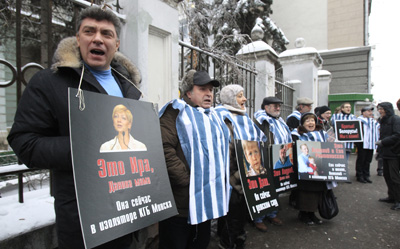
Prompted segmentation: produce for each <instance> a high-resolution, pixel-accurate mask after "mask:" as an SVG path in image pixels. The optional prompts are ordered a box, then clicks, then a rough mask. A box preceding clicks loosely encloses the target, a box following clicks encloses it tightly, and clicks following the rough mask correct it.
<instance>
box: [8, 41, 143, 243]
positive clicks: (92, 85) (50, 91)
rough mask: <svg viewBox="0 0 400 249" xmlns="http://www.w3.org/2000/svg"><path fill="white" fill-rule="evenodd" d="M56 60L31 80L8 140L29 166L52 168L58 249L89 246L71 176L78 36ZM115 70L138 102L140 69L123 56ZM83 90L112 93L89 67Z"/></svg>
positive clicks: (123, 87)
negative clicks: (70, 96) (71, 106)
mask: <svg viewBox="0 0 400 249" xmlns="http://www.w3.org/2000/svg"><path fill="white" fill-rule="evenodd" d="M53 62H54V64H53V65H52V68H51V69H45V70H42V71H39V72H38V73H36V74H35V75H34V76H33V77H32V79H31V80H30V81H29V84H28V86H27V87H26V89H25V91H24V93H23V95H22V98H21V100H20V102H19V104H18V108H17V112H16V115H15V120H14V124H13V126H12V129H11V131H10V134H9V136H8V141H9V143H10V145H11V147H12V148H13V150H14V152H15V153H16V155H17V156H18V158H19V159H20V160H21V161H22V162H23V163H24V164H25V165H27V166H28V167H29V168H41V169H51V170H53V178H52V179H53V182H52V184H53V192H54V197H55V204H54V205H55V212H56V227H57V236H58V243H59V244H58V246H59V248H75V249H76V248H84V245H83V239H82V232H81V227H80V223H79V215H78V209H77V202H76V196H75V187H74V179H73V174H72V159H71V147H70V138H69V135H70V134H69V116H68V87H71V88H75V89H77V88H78V85H79V81H80V77H81V73H82V66H83V62H82V60H81V57H80V52H79V48H78V47H77V42H76V38H75V37H69V38H66V39H64V40H62V41H61V42H60V44H59V45H58V48H57V50H56V52H55V55H54V59H53ZM111 67H112V68H114V69H115V70H117V71H118V72H119V73H116V72H114V70H112V73H113V76H114V78H115V79H116V81H117V82H118V84H119V86H120V88H121V91H122V93H123V96H124V97H125V98H131V99H139V97H140V96H141V92H140V91H139V90H138V89H137V87H136V86H137V85H138V84H139V83H140V73H139V71H138V69H137V68H136V67H135V66H134V65H133V64H132V63H131V62H130V61H129V59H127V58H126V57H124V56H123V55H122V54H121V53H118V52H117V53H116V54H115V56H114V59H113V61H112V63H111ZM122 75H124V76H122ZM128 79H130V80H128ZM131 81H133V83H132V82H131ZM81 89H83V90H87V91H91V92H97V93H103V94H107V93H106V91H105V90H104V88H103V87H102V86H101V85H100V84H99V82H98V81H97V80H96V78H95V77H94V76H93V75H92V74H91V73H90V71H89V70H88V69H87V68H86V69H85V70H84V74H83V81H82V85H81ZM130 243H131V237H129V236H125V237H122V238H120V239H117V241H114V242H113V244H112V246H113V247H115V248H117V247H118V246H123V245H129V244H130ZM106 246H107V244H106ZM108 247H110V244H108Z"/></svg>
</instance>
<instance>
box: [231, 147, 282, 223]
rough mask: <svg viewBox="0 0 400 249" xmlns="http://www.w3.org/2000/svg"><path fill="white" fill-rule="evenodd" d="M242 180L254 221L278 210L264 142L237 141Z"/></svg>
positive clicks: (237, 155) (237, 154)
mask: <svg viewBox="0 0 400 249" xmlns="http://www.w3.org/2000/svg"><path fill="white" fill-rule="evenodd" d="M235 148H236V158H237V161H238V168H239V173H240V180H241V183H242V188H243V192H244V196H245V198H246V203H247V207H248V209H249V213H250V217H251V219H252V220H254V219H255V218H258V217H261V216H264V215H266V214H267V213H269V212H271V211H272V210H277V208H278V199H277V194H276V191H275V186H274V184H273V177H272V173H271V172H272V171H271V168H270V167H269V165H268V163H269V158H268V151H267V148H265V147H264V144H263V142H258V141H246V140H235Z"/></svg>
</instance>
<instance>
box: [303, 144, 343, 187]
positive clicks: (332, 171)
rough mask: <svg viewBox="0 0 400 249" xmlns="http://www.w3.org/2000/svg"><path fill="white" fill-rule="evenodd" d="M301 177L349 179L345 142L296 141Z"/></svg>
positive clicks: (318, 179)
mask: <svg viewBox="0 0 400 249" xmlns="http://www.w3.org/2000/svg"><path fill="white" fill-rule="evenodd" d="M296 149H297V158H296V159H297V165H298V173H299V179H301V180H312V181H348V177H349V176H348V167H347V160H346V150H345V147H344V145H343V143H330V142H310V141H296Z"/></svg>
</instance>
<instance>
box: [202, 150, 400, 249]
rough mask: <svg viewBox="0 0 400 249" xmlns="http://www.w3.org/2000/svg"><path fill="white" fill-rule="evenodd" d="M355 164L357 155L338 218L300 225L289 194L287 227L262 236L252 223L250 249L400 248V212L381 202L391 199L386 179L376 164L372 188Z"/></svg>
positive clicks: (342, 187)
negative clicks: (362, 179) (361, 179)
mask: <svg viewBox="0 0 400 249" xmlns="http://www.w3.org/2000/svg"><path fill="white" fill-rule="evenodd" d="M355 160H356V155H351V156H350V159H349V171H350V180H351V181H352V184H348V183H340V184H339V186H338V187H337V188H335V189H334V192H335V195H336V197H337V202H338V205H339V214H338V216H336V217H335V218H333V219H332V220H324V223H323V224H322V225H314V226H307V225H305V224H303V223H301V222H300V221H298V219H297V214H298V211H297V210H295V209H294V208H292V207H291V206H289V204H288V203H289V200H288V198H289V195H288V194H285V195H283V196H281V197H280V205H281V210H280V212H279V215H278V216H279V218H280V219H281V220H282V221H283V222H284V225H283V226H280V227H279V226H274V225H272V224H270V223H268V221H266V224H267V227H268V232H266V233H262V232H259V231H258V230H256V228H255V227H254V226H252V225H251V223H248V224H247V225H246V228H245V229H246V231H247V240H246V248H252V249H253V248H254V249H258V248H260V249H261V248H273V249H275V248H282V249H285V248H288V249H292V248H297V249H303V248H304V249H309V248H324V249H330V248H334V249H339V248H340V249H342V248H352V249H358V248H360V249H378V248H400V233H399V231H400V211H393V210H391V209H390V207H391V205H392V204H388V203H382V202H379V201H378V199H379V198H382V197H386V196H387V188H386V184H385V180H384V178H383V177H382V176H377V173H376V164H377V162H376V160H375V159H373V162H372V164H371V180H372V181H373V183H372V184H369V183H365V184H364V183H359V182H357V181H356V178H355ZM317 216H318V214H317ZM209 248H210V249H214V248H218V238H217V237H213V238H212V241H211V243H210V246H209Z"/></svg>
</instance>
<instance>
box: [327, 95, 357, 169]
mask: <svg viewBox="0 0 400 249" xmlns="http://www.w3.org/2000/svg"><path fill="white" fill-rule="evenodd" d="M336 120H357V118H356V116H354V115H353V114H351V104H350V103H349V102H345V103H343V104H342V105H340V113H335V114H333V115H332V117H331V125H332V126H333V127H335V121H336ZM344 146H345V148H346V160H347V162H348V161H349V156H350V153H351V150H352V149H353V148H354V143H353V142H346V143H344Z"/></svg>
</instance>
